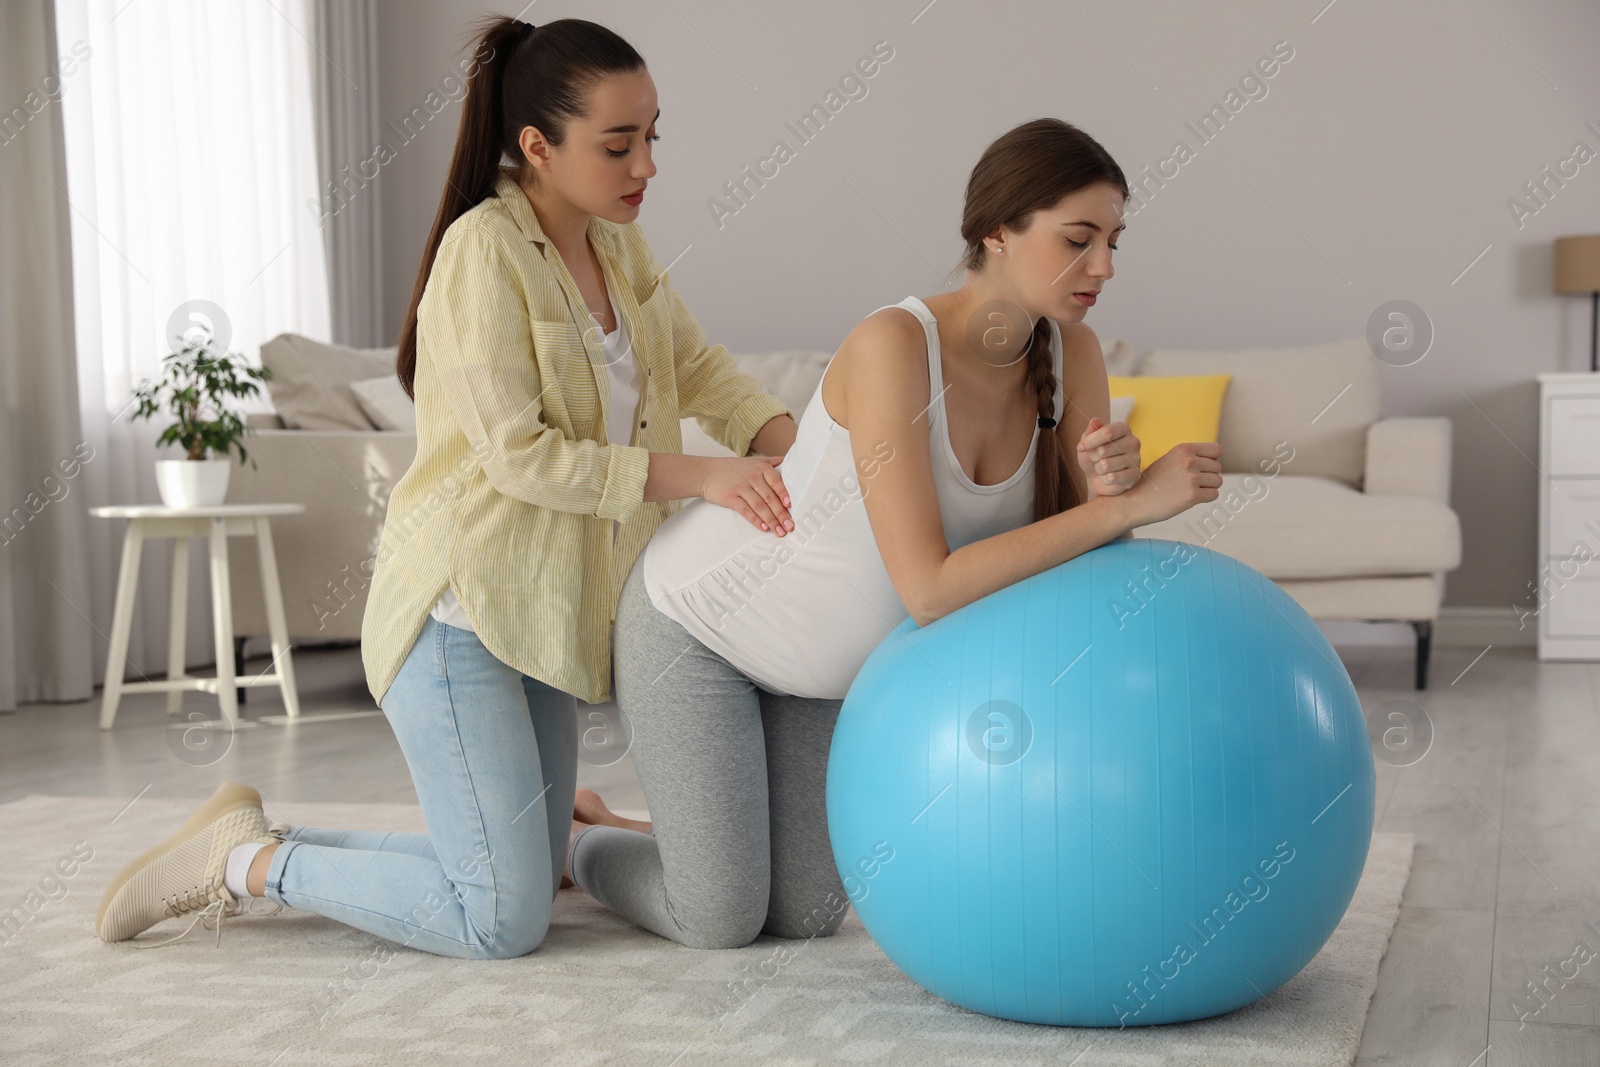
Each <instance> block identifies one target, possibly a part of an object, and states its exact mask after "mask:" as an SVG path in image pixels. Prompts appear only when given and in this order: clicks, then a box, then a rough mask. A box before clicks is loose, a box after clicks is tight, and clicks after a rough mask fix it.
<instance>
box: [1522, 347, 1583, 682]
mask: <svg viewBox="0 0 1600 1067" xmlns="http://www.w3.org/2000/svg"><path fill="white" fill-rule="evenodd" d="M1539 471H1540V473H1541V474H1542V475H1543V477H1542V478H1540V479H1539V558H1538V563H1537V564H1536V565H1535V577H1534V588H1533V591H1532V592H1531V593H1530V594H1529V598H1528V599H1533V600H1536V602H1537V604H1538V616H1539V658H1540V659H1542V660H1543V659H1557V660H1560V659H1567V660H1600V374H1583V373H1577V374H1541V375H1539Z"/></svg>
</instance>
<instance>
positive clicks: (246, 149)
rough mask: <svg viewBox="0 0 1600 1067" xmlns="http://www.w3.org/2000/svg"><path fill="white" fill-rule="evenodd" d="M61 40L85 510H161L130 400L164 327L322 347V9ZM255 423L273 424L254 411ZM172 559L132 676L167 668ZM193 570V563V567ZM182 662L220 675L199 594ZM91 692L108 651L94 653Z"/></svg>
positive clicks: (93, 548) (79, 18)
mask: <svg viewBox="0 0 1600 1067" xmlns="http://www.w3.org/2000/svg"><path fill="white" fill-rule="evenodd" d="M56 19H57V35H58V37H59V39H60V40H61V41H62V42H67V43H71V42H83V43H84V45H85V46H86V47H87V48H88V49H89V50H90V58H89V59H88V60H87V61H85V62H84V63H83V64H82V69H81V70H80V71H79V72H78V73H77V74H75V75H74V79H75V80H74V83H73V86H72V88H73V90H74V91H73V92H71V93H69V94H66V95H65V96H64V97H63V100H62V105H63V108H64V114H65V120H66V133H67V145H66V160H67V183H66V185H65V187H64V188H63V189H62V193H63V194H64V196H65V198H67V199H68V200H70V203H71V208H72V212H71V217H72V258H73V278H74V288H75V293H76V297H77V300H76V325H77V345H78V347H77V367H78V375H79V383H80V403H81V411H82V418H83V432H84V436H85V437H86V438H87V439H88V441H89V444H90V445H91V446H92V447H93V448H94V449H95V451H96V453H97V455H98V456H99V457H100V458H98V459H96V460H95V462H93V463H92V464H90V465H88V467H86V468H85V482H86V486H85V488H86V490H87V491H86V493H85V496H86V498H87V502H88V503H91V504H104V503H117V504H122V503H154V502H156V501H157V499H158V498H157V495H156V491H155V476H154V467H153V461H154V460H155V459H156V458H157V456H156V452H155V450H154V447H153V444H152V442H153V441H154V439H155V437H156V434H157V433H158V432H159V430H160V428H161V426H162V425H163V423H162V422H161V421H159V420H158V421H156V422H141V423H137V424H134V425H132V426H130V425H129V423H128V421H127V418H126V409H127V406H128V402H129V398H130V396H131V392H132V389H133V388H134V386H135V385H136V384H138V382H139V381H140V380H142V379H144V378H146V377H149V376H152V375H154V374H156V373H157V372H158V370H159V368H160V364H161V358H162V356H163V355H164V354H165V353H166V352H167V351H168V350H169V348H168V341H167V327H168V322H169V320H170V319H171V318H172V316H173V315H174V313H175V312H177V313H179V314H180V315H181V314H182V313H183V311H184V309H185V308H187V307H188V306H189V305H191V303H192V302H195V301H207V302H209V303H210V304H211V305H215V306H216V307H219V308H220V309H221V315H220V316H218V315H217V314H215V313H209V314H207V315H206V317H207V318H220V320H221V322H220V323H218V324H216V325H218V326H219V331H218V332H219V334H220V332H221V330H222V329H226V330H227V331H228V332H229V334H230V335H231V340H230V342H229V345H228V347H229V349H230V350H233V351H239V352H243V353H244V354H245V355H246V356H248V357H250V358H252V359H255V358H258V357H259V348H260V345H261V342H262V341H264V340H268V339H270V338H272V337H273V336H275V335H277V334H278V333H280V332H283V331H286V330H287V331H293V332H295V333H300V334H305V335H307V336H309V337H314V338H318V339H322V340H327V339H329V304H328V279H327V269H326V263H325V258H324V253H323V247H322V236H321V233H320V230H319V227H318V225H317V219H316V217H315V214H314V213H313V212H312V211H310V210H308V208H307V204H308V202H311V201H315V199H316V198H317V195H318V187H317V155H316V123H315V121H314V117H313V104H312V85H313V78H314V72H315V70H316V65H317V64H319V63H323V62H325V60H323V59H322V58H321V57H320V56H318V55H317V53H316V51H315V50H314V48H313V47H312V45H311V37H310V35H311V34H312V32H313V31H314V25H313V24H314V18H313V11H312V0H228V2H226V3H222V2H218V0H132V2H129V0H56ZM256 410H267V407H266V405H259V406H258V407H257V408H256ZM120 536H121V528H120V523H113V522H110V521H107V520H103V519H96V520H93V525H91V527H90V538H91V540H90V552H89V557H90V558H89V562H90V569H89V576H90V593H91V600H92V605H91V607H90V608H89V611H88V614H89V615H90V617H91V618H92V619H93V620H94V623H95V625H96V627H97V628H98V632H99V634H101V635H103V634H105V633H109V631H110V624H109V620H110V615H111V607H112V600H113V596H114V591H115V583H116V569H117V566H118V562H119V556H118V552H119V544H120ZM167 547H168V543H166V542H154V543H150V544H147V546H146V553H145V555H146V559H145V565H144V568H143V570H142V572H141V582H140V598H139V601H138V607H137V610H136V612H135V615H134V626H133V637H132V639H131V641H130V643H129V648H128V649H127V657H128V661H129V662H128V668H127V670H126V671H125V674H126V675H127V677H129V678H138V677H140V676H142V675H146V674H154V673H156V672H158V671H162V670H164V669H165V645H166V622H165V619H166V596H165V589H166V588H167V573H168V561H169V559H170V552H169V551H166V548H167ZM195 555H196V557H200V556H201V555H203V554H201V553H195ZM191 579H192V580H191V582H190V590H191V604H190V612H189V620H190V635H189V648H190V650H191V652H192V655H193V657H194V659H195V660H196V661H197V662H199V663H206V662H210V661H211V659H212V658H213V657H212V655H211V648H212V645H211V640H210V637H209V634H210V626H211V612H210V607H209V601H208V599H207V589H208V584H207V580H206V577H205V575H204V573H203V572H202V571H201V570H200V568H199V564H198V562H196V570H195V573H194V574H193V575H192V576H191ZM96 642H97V644H96V655H95V659H96V667H95V669H96V677H97V678H98V677H99V675H100V673H101V671H102V668H103V663H104V656H105V650H106V645H105V638H104V636H99V637H97V638H96Z"/></svg>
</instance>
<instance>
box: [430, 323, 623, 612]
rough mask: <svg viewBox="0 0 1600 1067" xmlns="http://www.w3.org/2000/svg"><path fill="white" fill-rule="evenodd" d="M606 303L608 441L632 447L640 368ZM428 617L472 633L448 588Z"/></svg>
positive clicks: (614, 533)
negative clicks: (608, 317)
mask: <svg viewBox="0 0 1600 1067" xmlns="http://www.w3.org/2000/svg"><path fill="white" fill-rule="evenodd" d="M606 301H607V302H608V303H609V304H610V305H611V318H612V319H613V320H614V321H615V322H616V324H617V328H616V329H614V330H612V331H611V332H610V333H608V334H605V335H604V337H603V338H602V339H601V342H600V349H601V352H602V353H603V355H604V359H605V364H606V377H608V378H609V379H611V400H610V402H609V403H608V404H607V406H606V440H607V442H608V443H612V444H624V445H631V444H632V443H633V431H634V426H635V424H636V422H635V420H636V419H637V418H638V415H639V392H640V387H641V382H640V369H641V368H640V366H639V360H638V358H637V357H636V356H635V355H634V351H633V345H632V344H631V343H630V339H629V337H628V324H627V323H626V322H624V321H623V319H622V315H621V314H620V313H618V311H617V303H616V301H615V300H612V299H611V293H610V292H609V291H607V293H606ZM590 314H591V317H593V318H594V320H595V323H596V324H597V325H599V324H600V316H599V315H595V314H593V313H592V312H591V313H590ZM619 525H620V524H619V523H618V522H617V521H616V520H614V519H613V520H612V522H611V537H612V539H613V540H615V539H616V536H617V527H618V526H619ZM429 614H430V615H432V616H433V617H434V618H435V619H437V620H438V621H439V622H442V623H445V624H447V625H449V626H458V627H460V628H461V629H463V630H471V629H472V620H471V619H469V618H467V613H466V611H465V609H463V608H462V606H461V602H460V601H459V600H457V599H456V594H455V591H454V590H452V589H451V588H450V587H449V586H446V587H445V590H444V592H443V593H442V594H440V596H439V600H438V602H437V603H435V604H434V605H433V610H432V611H431V612H429Z"/></svg>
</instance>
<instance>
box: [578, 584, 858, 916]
mask: <svg viewBox="0 0 1600 1067" xmlns="http://www.w3.org/2000/svg"><path fill="white" fill-rule="evenodd" d="M642 568H643V564H642V562H636V563H635V564H634V567H633V570H632V572H631V573H630V574H629V575H628V580H627V582H626V583H624V585H623V588H622V597H621V600H620V602H619V603H618V605H617V624H616V656H615V659H616V674H615V678H616V697H617V705H618V707H619V708H621V709H622V713H623V714H624V715H626V716H627V717H628V720H629V722H630V723H631V725H632V728H633V742H632V747H631V748H630V749H629V753H630V754H631V755H632V757H633V764H634V768H635V769H636V770H637V771H638V773H639V781H640V783H641V784H642V785H643V786H644V795H645V802H646V803H647V804H648V805H649V806H650V817H651V819H652V820H653V822H654V828H653V831H652V833H650V834H641V833H635V832H634V831H632V830H622V829H618V828H616V827H612V826H595V827H592V828H590V829H588V830H584V831H582V832H581V833H580V834H579V835H578V837H577V838H576V839H575V840H574V841H573V844H572V879H573V881H575V882H576V883H577V884H578V886H579V887H580V888H582V889H584V890H585V891H587V892H588V893H589V894H590V895H592V896H593V897H594V898H595V899H596V900H598V901H599V902H600V903H602V904H604V905H605V906H606V907H608V908H610V909H611V910H612V911H614V912H616V913H617V914H618V915H621V916H623V917H624V918H626V919H629V920H631V921H633V922H635V923H637V924H639V925H640V926H642V927H644V928H645V929H647V930H651V931H654V932H655V933H657V934H660V935H661V936H662V937H667V938H671V939H672V940H674V941H677V942H679V943H681V944H684V945H688V946H690V947H691V948H738V947H739V946H741V945H747V944H749V943H750V942H751V941H753V940H754V939H755V937H756V935H757V934H759V933H768V934H773V935H775V936H777V937H787V938H804V937H813V936H826V935H828V934H832V933H833V932H834V931H835V930H837V929H838V927H839V923H840V922H841V921H842V920H843V918H844V912H845V908H846V905H847V904H848V901H847V899H846V897H845V891H844V886H843V885H842V884H841V883H840V881H839V874H838V871H837V870H836V869H835V867H834V863H833V851H832V849H831V847H830V846H829V843H828V820H827V811H826V806H825V801H824V787H825V785H826V783H827V767H828V746H829V744H830V743H831V742H832V739H833V725H834V721H835V720H836V719H837V718H838V716H839V708H840V706H841V705H842V704H843V701H840V700H817V699H808V698H805V697H795V696H781V695H778V694H774V693H770V692H768V691H766V690H764V689H762V688H760V687H758V686H757V685H756V684H755V683H754V682H752V681H750V679H748V678H746V677H745V676H744V675H743V674H741V673H739V671H738V670H737V669H735V668H734V667H733V666H732V665H731V664H729V663H728V661H727V660H725V659H723V658H722V657H721V656H719V655H718V654H717V653H715V652H713V651H711V650H710V649H708V648H706V647H705V645H703V644H701V643H700V642H699V641H698V640H696V639H695V638H694V637H693V636H691V635H690V633H689V631H687V630H685V629H684V628H683V627H682V626H681V625H679V624H678V623H677V622H676V621H674V620H672V619H670V618H668V617H667V616H665V615H663V614H662V613H661V612H659V611H657V610H656V608H655V606H654V605H653V604H651V603H650V597H649V594H648V593H646V592H645V587H644V578H643V572H642Z"/></svg>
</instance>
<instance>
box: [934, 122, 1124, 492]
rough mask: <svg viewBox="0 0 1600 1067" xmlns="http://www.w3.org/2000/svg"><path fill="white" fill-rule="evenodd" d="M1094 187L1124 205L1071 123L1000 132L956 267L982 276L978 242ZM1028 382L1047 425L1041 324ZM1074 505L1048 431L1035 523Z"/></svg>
mask: <svg viewBox="0 0 1600 1067" xmlns="http://www.w3.org/2000/svg"><path fill="white" fill-rule="evenodd" d="M1097 182H1107V183H1109V184H1111V185H1114V186H1116V187H1117V188H1118V189H1120V190H1121V191H1122V196H1123V198H1124V199H1126V198H1127V196H1128V179H1127V178H1126V177H1124V176H1123V173H1122V168H1121V167H1119V166H1117V163H1116V161H1115V160H1114V159H1112V158H1111V153H1109V152H1107V151H1106V150H1105V148H1104V147H1102V146H1101V144H1100V142H1099V141H1096V140H1095V139H1094V138H1093V137H1090V136H1089V135H1088V134H1086V133H1084V132H1083V131H1082V130H1080V129H1078V128H1077V127H1076V126H1073V125H1072V124H1071V123H1067V122H1062V121H1061V120H1060V119H1034V120H1033V121H1032V122H1025V123H1023V124H1022V125H1020V126H1016V127H1014V128H1012V129H1010V130H1008V131H1006V132H1005V133H1004V134H1002V135H1001V136H1000V137H999V138H997V139H996V140H995V141H994V143H993V144H991V145H990V146H989V147H988V148H986V149H984V152H983V156H982V157H981V158H980V159H979V160H978V163H977V166H975V167H973V168H972V176H971V177H970V178H969V179H968V180H967V199H966V204H965V206H964V207H963V208H962V212H961V237H962V240H964V241H966V243H967V250H966V253H965V254H964V255H963V256H962V259H961V266H963V267H965V268H966V269H967V270H969V271H973V272H974V273H976V272H978V271H981V270H982V269H983V267H984V264H985V263H986V262H987V260H988V255H989V250H988V247H987V246H986V245H985V244H984V243H983V239H984V237H986V236H988V235H989V234H991V233H993V232H994V231H995V230H997V229H999V228H1000V227H1001V226H1005V227H1006V228H1008V229H1011V230H1026V229H1027V228H1028V224H1029V223H1030V222H1032V221H1033V214H1034V212H1036V211H1043V210H1046V209H1048V208H1050V207H1053V206H1054V205H1055V204H1056V203H1058V202H1059V201H1060V200H1061V198H1062V197H1064V196H1069V195H1071V194H1072V193H1075V192H1077V191H1078V190H1080V189H1084V188H1087V187H1088V186H1090V185H1094V184H1095V183H1097ZM1028 383H1029V385H1030V386H1032V388H1033V391H1034V393H1035V394H1036V395H1037V396H1038V398H1039V417H1040V418H1046V419H1048V418H1052V417H1053V416H1054V415H1055V403H1056V389H1057V382H1056V376H1055V368H1054V367H1053V366H1052V359H1051V353H1050V320H1049V319H1047V318H1041V319H1039V320H1038V321H1037V322H1035V323H1034V324H1033V337H1032V339H1031V340H1030V341H1029V346H1028ZM1078 503H1080V501H1079V500H1078V494H1077V491H1076V489H1075V488H1074V487H1073V484H1072V479H1071V478H1070V477H1069V476H1068V475H1067V468H1066V457H1065V456H1063V455H1062V454H1061V448H1060V445H1059V444H1058V442H1057V441H1056V435H1055V432H1054V431H1053V430H1052V431H1048V432H1041V433H1040V434H1039V445H1038V450H1037V451H1036V452H1035V454H1034V493H1033V518H1034V521H1035V522H1038V521H1039V520H1040V519H1047V518H1049V517H1050V516H1051V515H1055V514H1057V513H1058V512H1062V511H1065V510H1067V509H1068V508H1070V507H1074V506H1076V505H1077V504H1078Z"/></svg>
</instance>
